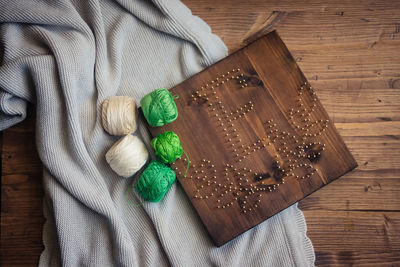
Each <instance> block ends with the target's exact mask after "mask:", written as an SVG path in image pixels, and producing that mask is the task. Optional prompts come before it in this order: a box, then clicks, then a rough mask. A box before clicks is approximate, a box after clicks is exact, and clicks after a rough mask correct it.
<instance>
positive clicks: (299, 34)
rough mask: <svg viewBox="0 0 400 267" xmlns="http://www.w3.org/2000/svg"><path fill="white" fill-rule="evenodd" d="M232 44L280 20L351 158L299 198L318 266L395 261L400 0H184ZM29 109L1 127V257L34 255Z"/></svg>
mask: <svg viewBox="0 0 400 267" xmlns="http://www.w3.org/2000/svg"><path fill="white" fill-rule="evenodd" d="M184 3H185V4H187V5H188V6H189V7H190V8H191V9H192V11H193V13H194V14H195V15H198V16H200V17H201V18H203V19H204V20H205V21H206V22H207V23H208V24H209V25H210V26H211V28H212V29H213V31H214V33H216V34H218V35H219V36H220V37H221V38H222V39H223V41H224V42H225V43H226V44H227V46H228V47H229V49H230V51H231V52H232V51H235V50H237V49H238V48H239V47H241V46H243V45H245V44H246V43H247V42H248V41H249V40H251V38H250V37H251V36H253V35H254V34H256V33H259V32H263V31H265V32H266V31H269V30H271V29H272V28H275V29H277V30H278V33H279V34H280V36H281V38H282V39H283V41H284V42H285V43H286V45H287V46H288V48H289V50H290V51H291V53H292V54H293V56H294V57H295V58H296V60H297V62H298V64H299V65H300V67H301V68H302V70H303V72H304V74H305V75H306V76H307V78H308V79H309V80H310V82H311V83H312V85H313V87H315V88H316V92H317V94H318V97H319V99H320V100H321V102H322V104H323V105H324V107H325V108H326V110H327V111H328V113H329V115H330V117H331V118H332V120H333V121H334V123H335V125H336V127H337V128H338V130H339V132H340V134H341V135H342V136H343V138H344V141H345V142H346V144H347V146H348V147H349V149H350V150H351V152H352V153H353V155H354V157H355V158H356V160H357V162H358V164H359V167H358V168H357V170H355V171H353V172H352V173H350V174H348V175H345V176H343V177H342V178H340V179H339V180H337V181H335V182H333V183H332V184H330V185H328V186H326V187H325V188H323V189H322V190H320V191H318V192H316V193H314V194H312V195H311V196H309V197H307V198H306V199H304V200H303V201H301V202H300V207H301V209H302V210H303V211H304V214H305V217H306V220H307V225H308V234H309V237H310V238H311V240H312V241H313V244H314V247H315V252H316V256H317V262H316V264H317V265H318V266H350V265H356V266H360V265H362V266H379V265H380V266H400V53H399V52H400V15H399V14H400V1H398V0H396V1H382V0H379V1H372V0H370V1H364V0H357V1H355V0H354V1H338V0H334V1H330V0H324V1H305V0H303V1H294V0H286V1H283V0H275V1H261V0H259V1H258V0H248V1H237V0H231V1H210V0H202V1H201V0H196V1H195V0H184ZM34 134H35V131H34V115H33V114H31V115H30V116H29V118H28V119H27V120H26V121H25V122H23V123H22V124H20V125H17V126H15V127H13V128H11V129H8V130H6V131H5V132H4V133H3V135H2V138H1V140H2V144H3V145H2V157H1V158H2V180H1V184H2V188H1V190H2V195H1V264H2V266H33V265H36V264H37V261H38V258H39V255H40V252H41V250H42V243H41V227H42V224H43V217H42V212H41V203H42V195H43V193H42V189H41V188H42V187H41V165H40V163H39V159H38V157H37V155H36V151H35V142H34Z"/></svg>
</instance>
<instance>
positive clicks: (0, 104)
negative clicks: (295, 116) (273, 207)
mask: <svg viewBox="0 0 400 267" xmlns="http://www.w3.org/2000/svg"><path fill="white" fill-rule="evenodd" d="M226 55H227V49H226V47H225V45H224V44H223V43H222V41H221V40H220V39H219V38H218V37H217V36H215V35H213V34H212V33H211V31H210V28H209V27H208V26H207V25H206V24H205V23H204V22H203V21H202V20H201V19H200V18H198V17H196V16H193V15H192V14H191V12H190V10H189V9H188V8H186V7H185V6H184V5H183V4H182V3H181V2H179V1H176V0H168V1H165V0H164V1H162V0H154V1H144V0H129V1H128V0H115V1H111V0H108V1H107V0H93V1H81V0H75V1H73V0H70V1H69V0H60V1H45V0H36V1H32V0H20V1H7V0H0V130H4V129H6V128H8V127H10V126H12V125H14V124H16V123H18V122H20V121H22V120H23V119H24V118H25V117H26V112H27V103H29V102H30V103H33V104H34V105H35V107H36V116H37V117H36V125H37V126H36V139H37V140H36V142H37V148H38V153H39V156H40V159H41V161H42V162H43V168H44V171H43V185H44V191H45V197H44V205H43V206H44V215H45V217H46V223H45V225H44V229H43V242H44V245H45V249H44V251H43V253H42V255H41V257H40V262H39V265H40V266H61V265H62V266H169V265H172V266H209V265H212V266H312V265H314V252H313V248H312V245H311V242H310V240H309V239H308V238H307V236H306V224H305V220H304V217H303V215H302V213H301V211H300V210H299V209H298V208H297V205H294V206H292V207H290V208H288V209H286V210H285V211H283V212H281V213H279V214H278V215H276V216H274V217H272V218H270V219H269V220H267V221H265V222H263V223H261V224H260V225H258V226H256V227H254V228H253V229H251V230H249V231H247V232H246V233H244V234H242V235H240V236H239V237H237V238H235V239H234V240H232V241H231V242H229V243H227V244H226V245H224V246H222V247H220V248H218V247H215V246H214V245H213V244H212V242H211V239H210V237H209V236H208V234H207V232H206V230H205V228H204V226H203V225H202V223H201V221H200V220H199V217H198V216H197V214H196V213H195V211H194V209H193V207H192V205H191V204H190V201H189V200H188V198H187V197H186V195H185V193H184V192H183V190H182V188H181V187H180V186H179V185H178V184H176V183H174V184H173V186H172V187H171V189H170V190H169V192H168V193H167V195H166V196H165V198H164V199H163V200H162V201H161V202H159V203H148V202H146V203H144V204H143V205H142V206H139V207H135V206H132V205H130V204H129V202H128V201H127V200H126V198H125V192H126V191H127V190H129V189H130V187H131V186H132V184H136V181H137V179H138V177H137V176H134V177H131V178H128V179H123V178H121V177H118V176H117V175H116V174H115V173H114V172H113V171H112V170H111V168H110V167H109V166H108V164H107V162H106V160H105V156H104V155H105V153H106V151H107V150H108V149H109V148H110V147H111V146H112V144H113V143H115V142H116V141H117V140H118V137H115V136H110V135H108V134H107V133H106V132H105V131H104V130H103V129H102V124H101V103H102V102H103V101H104V100H105V99H107V98H108V97H110V96H114V95H127V96H131V97H133V98H135V99H136V103H137V104H139V101H140V99H141V98H142V97H143V96H144V95H146V94H147V93H149V92H151V91H152V90H153V89H155V88H161V87H165V88H171V87H173V86H174V85H176V84H178V83H180V82H181V81H183V80H184V79H186V78H188V77H190V76H192V75H194V74H196V73H197V72H199V71H201V70H202V69H204V68H205V67H207V66H209V65H210V64H212V63H214V62H216V61H218V60H220V59H222V58H223V57H225V56H226ZM138 128H139V130H138V132H137V134H138V135H140V137H141V138H142V139H143V140H144V141H145V143H146V145H147V146H148V150H149V151H150V152H151V147H150V145H149V143H150V140H149V135H148V132H147V130H146V128H145V126H144V122H143V121H140V122H139V127H138ZM153 157H154V155H153ZM130 200H131V201H132V202H137V203H138V202H139V201H140V200H139V198H138V196H137V195H136V193H135V192H134V191H132V194H131V195H130Z"/></svg>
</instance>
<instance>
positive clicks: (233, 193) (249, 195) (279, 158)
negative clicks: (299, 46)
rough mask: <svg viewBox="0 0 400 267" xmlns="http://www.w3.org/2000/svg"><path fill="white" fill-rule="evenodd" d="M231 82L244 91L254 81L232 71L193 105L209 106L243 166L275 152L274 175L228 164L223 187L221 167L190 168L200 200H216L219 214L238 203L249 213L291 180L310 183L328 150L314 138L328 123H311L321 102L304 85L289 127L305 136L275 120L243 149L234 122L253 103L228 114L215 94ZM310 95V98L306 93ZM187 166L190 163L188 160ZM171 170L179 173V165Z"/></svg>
mask: <svg viewBox="0 0 400 267" xmlns="http://www.w3.org/2000/svg"><path fill="white" fill-rule="evenodd" d="M232 81H236V82H237V83H238V84H239V85H240V88H245V87H247V86H248V84H249V83H250V82H252V79H251V78H250V77H246V76H245V75H244V74H243V73H241V71H240V69H232V70H231V71H227V72H226V73H224V74H222V75H220V76H218V77H217V78H215V79H214V80H212V81H211V82H209V83H206V84H205V85H203V86H201V87H200V88H199V89H198V90H195V91H193V92H192V95H191V101H192V102H194V103H197V104H204V103H207V105H206V107H207V109H208V110H209V115H210V117H211V118H212V119H213V121H214V122H215V123H216V124H217V127H218V129H221V131H222V134H223V136H224V138H225V141H226V144H227V145H228V147H227V148H228V149H229V150H230V151H231V152H232V153H233V155H234V159H235V161H236V162H241V161H242V160H244V159H245V158H246V157H248V156H249V155H251V154H252V153H254V152H256V151H258V150H260V149H262V148H266V147H268V148H271V150H272V151H275V161H274V162H273V170H274V171H273V174H272V175H271V174H269V173H258V172H257V171H253V170H251V169H247V168H245V167H244V168H241V169H237V168H235V167H234V166H233V165H231V164H228V163H225V164H223V166H219V168H221V167H222V173H224V177H223V182H222V181H221V178H217V175H216V174H217V169H216V166H215V165H214V164H213V163H212V162H211V161H210V160H207V159H202V160H201V161H200V162H196V163H195V164H193V163H192V164H191V168H190V170H189V177H188V176H187V177H188V178H190V179H192V180H193V181H194V183H195V185H196V187H197V189H196V190H195V191H194V192H193V193H194V195H193V197H194V198H195V199H202V200H205V201H212V203H214V206H215V208H217V209H226V208H230V207H233V206H234V205H235V203H237V204H238V205H239V207H240V209H241V211H242V212H243V213H247V212H252V211H255V210H256V209H257V208H258V207H259V203H260V202H261V198H262V196H263V193H267V192H272V191H275V190H277V189H278V188H279V186H281V185H282V184H285V178H286V177H294V178H296V179H305V178H311V176H313V175H314V174H315V173H316V172H317V169H315V168H314V166H313V164H311V163H312V162H314V161H316V160H317V159H318V158H319V157H320V156H321V152H322V151H323V150H325V144H322V143H321V142H317V141H314V140H312V139H314V138H316V137H318V136H320V135H321V134H322V133H323V132H324V131H325V130H326V129H327V127H328V123H329V121H328V120H315V121H313V120H312V119H311V115H312V113H313V112H314V111H315V108H316V107H317V102H316V98H315V92H314V91H313V89H312V87H311V86H309V85H308V84H307V83H304V84H303V85H301V86H300V88H299V90H298V98H297V101H298V103H299V104H298V105H297V106H295V107H291V108H290V109H289V111H288V114H287V116H288V117H289V121H290V123H291V124H292V125H293V127H294V128H295V130H297V131H298V132H300V133H301V137H298V136H296V135H291V134H290V133H288V132H285V131H279V129H278V128H277V124H276V123H274V121H273V119H270V120H268V121H267V122H266V123H265V124H264V127H265V128H266V129H267V133H268V135H267V136H265V137H263V138H261V139H258V140H256V141H255V142H253V143H251V144H247V145H244V144H242V140H241V138H240V134H239V133H238V132H237V130H236V128H235V121H237V120H239V119H241V118H243V117H244V115H245V114H247V113H250V112H252V111H253V109H254V104H253V103H252V102H251V101H248V102H247V103H246V104H244V106H241V107H239V108H237V109H235V110H233V111H227V110H226V109H225V106H224V104H223V102H222V101H221V100H220V99H219V96H218V95H217V91H216V90H217V89H218V87H219V86H220V85H222V84H224V83H227V82H232ZM256 82H257V80H256ZM305 90H307V91H308V92H309V93H304V91H305ZM313 130H314V131H313ZM291 148H293V149H291ZM183 161H187V160H186V159H183ZM310 162H311V163H310ZM172 165H173V168H174V169H175V170H176V171H178V168H177V167H176V166H175V163H172ZM179 174H181V172H179ZM271 177H273V178H274V179H275V181H276V182H275V183H271V182H269V183H267V182H266V180H267V179H268V178H271ZM218 181H220V182H218Z"/></svg>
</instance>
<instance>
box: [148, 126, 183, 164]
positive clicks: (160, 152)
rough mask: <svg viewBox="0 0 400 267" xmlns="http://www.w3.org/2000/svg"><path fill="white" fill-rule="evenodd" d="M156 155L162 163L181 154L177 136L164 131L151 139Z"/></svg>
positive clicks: (170, 160) (171, 160) (172, 160)
mask: <svg viewBox="0 0 400 267" xmlns="http://www.w3.org/2000/svg"><path fill="white" fill-rule="evenodd" d="M151 145H152V146H153V148H154V150H155V152H156V155H157V157H158V158H159V159H160V160H161V161H162V162H164V163H172V162H174V161H175V160H176V159H177V158H179V157H180V156H181V155H182V152H183V149H182V145H181V142H180V141H179V137H178V136H177V135H176V134H175V133H174V132H165V133H161V134H159V135H157V136H156V137H155V138H153V140H151Z"/></svg>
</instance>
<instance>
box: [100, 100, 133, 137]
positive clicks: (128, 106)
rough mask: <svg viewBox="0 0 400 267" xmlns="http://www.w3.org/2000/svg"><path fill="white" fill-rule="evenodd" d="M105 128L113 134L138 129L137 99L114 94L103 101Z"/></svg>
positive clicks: (131, 131)
mask: <svg viewBox="0 0 400 267" xmlns="http://www.w3.org/2000/svg"><path fill="white" fill-rule="evenodd" d="M101 117H102V121H103V128H104V130H106V132H108V133H109V134H111V135H126V134H131V133H133V132H134V131H136V129H137V121H138V113H137V108H136V103H135V100H134V99H133V98H131V97H129V96H113V97H110V98H108V99H106V100H104V102H103V107H102V116H101Z"/></svg>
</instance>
